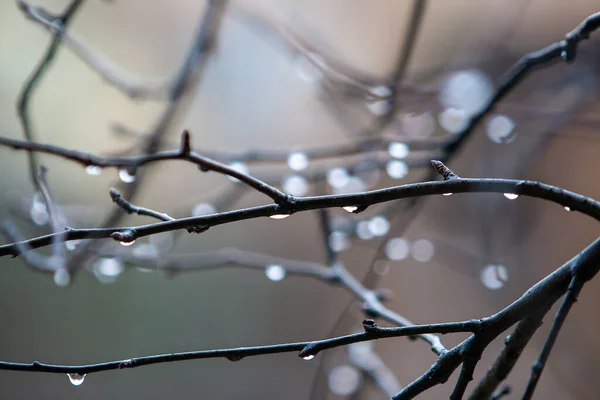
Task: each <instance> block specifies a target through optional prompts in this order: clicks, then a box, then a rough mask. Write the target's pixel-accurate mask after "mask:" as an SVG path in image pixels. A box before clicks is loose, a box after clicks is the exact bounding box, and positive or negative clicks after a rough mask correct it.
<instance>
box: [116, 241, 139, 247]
mask: <svg viewBox="0 0 600 400" xmlns="http://www.w3.org/2000/svg"><path fill="white" fill-rule="evenodd" d="M119 243H120V244H121V246H125V247H128V246H131V245H132V244H134V243H135V240H132V241H131V242H119Z"/></svg>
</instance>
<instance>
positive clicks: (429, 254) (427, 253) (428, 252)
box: [410, 239, 435, 262]
mask: <svg viewBox="0 0 600 400" xmlns="http://www.w3.org/2000/svg"><path fill="white" fill-rule="evenodd" d="M410 251H411V253H412V257H413V258H414V259H415V261H418V262H427V261H429V260H431V259H432V258H433V256H434V254H435V246H434V245H433V243H431V241H429V240H427V239H418V240H415V241H414V243H413V244H412V246H411V249H410Z"/></svg>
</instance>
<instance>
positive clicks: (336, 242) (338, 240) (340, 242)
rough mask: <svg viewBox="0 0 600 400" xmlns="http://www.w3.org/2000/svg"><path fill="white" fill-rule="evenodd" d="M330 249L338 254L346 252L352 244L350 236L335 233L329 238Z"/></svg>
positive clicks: (338, 232)
mask: <svg viewBox="0 0 600 400" xmlns="http://www.w3.org/2000/svg"><path fill="white" fill-rule="evenodd" d="M328 243H329V247H330V248H331V250H333V251H334V252H336V253H339V252H342V251H344V250H346V249H347V248H348V247H349V245H350V243H349V241H348V236H347V235H346V234H345V233H344V232H340V231H333V232H331V234H330V235H329V238H328Z"/></svg>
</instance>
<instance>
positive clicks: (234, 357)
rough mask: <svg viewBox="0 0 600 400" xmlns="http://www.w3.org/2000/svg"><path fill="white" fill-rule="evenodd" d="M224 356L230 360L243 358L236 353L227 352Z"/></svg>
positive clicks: (234, 360) (235, 360)
mask: <svg viewBox="0 0 600 400" xmlns="http://www.w3.org/2000/svg"><path fill="white" fill-rule="evenodd" d="M225 358H226V359H228V360H229V361H231V362H237V361H240V360H242V359H243V358H244V356H239V355H237V354H229V355H227V356H225Z"/></svg>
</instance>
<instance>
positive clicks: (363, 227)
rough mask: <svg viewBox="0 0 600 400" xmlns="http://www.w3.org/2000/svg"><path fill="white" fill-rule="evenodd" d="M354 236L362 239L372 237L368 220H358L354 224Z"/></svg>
mask: <svg viewBox="0 0 600 400" xmlns="http://www.w3.org/2000/svg"><path fill="white" fill-rule="evenodd" d="M356 236H358V237H359V238H360V239H362V240H369V239H373V233H372V232H371V229H369V221H360V222H359V223H358V224H356Z"/></svg>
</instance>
